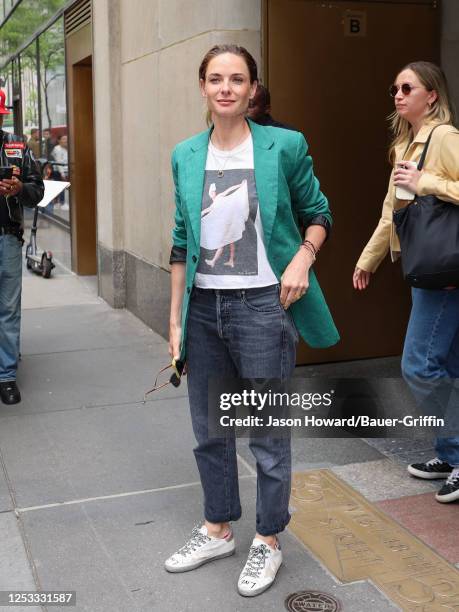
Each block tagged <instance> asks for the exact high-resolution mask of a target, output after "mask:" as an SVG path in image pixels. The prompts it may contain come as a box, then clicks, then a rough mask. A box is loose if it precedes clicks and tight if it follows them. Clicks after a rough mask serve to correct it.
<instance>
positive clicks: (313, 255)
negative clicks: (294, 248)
mask: <svg viewBox="0 0 459 612" xmlns="http://www.w3.org/2000/svg"><path fill="white" fill-rule="evenodd" d="M308 242H309V241H308ZM300 247H304V248H305V249H306V250H307V251H308V253H310V254H311V257H312V261H313V262H314V261H315V260H316V253H315V250H314V246H312V247H310V246H309V244H306V243H305V242H302V243H301V244H300Z"/></svg>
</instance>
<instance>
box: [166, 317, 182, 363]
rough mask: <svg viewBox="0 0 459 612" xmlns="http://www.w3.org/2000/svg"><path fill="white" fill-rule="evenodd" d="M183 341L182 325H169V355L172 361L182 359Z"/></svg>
mask: <svg viewBox="0 0 459 612" xmlns="http://www.w3.org/2000/svg"><path fill="white" fill-rule="evenodd" d="M181 339H182V328H181V326H180V325H173V324H172V323H171V324H170V325H169V355H170V356H171V357H172V359H179V358H180V342H181Z"/></svg>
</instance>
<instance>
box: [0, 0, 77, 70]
mask: <svg viewBox="0 0 459 612" xmlns="http://www.w3.org/2000/svg"><path fill="white" fill-rule="evenodd" d="M1 1H2V0H0V2H1ZM9 2H10V0H7V4H8V3H9ZM65 2H66V0H22V2H21V3H20V5H19V6H18V7H17V8H16V10H15V11H14V13H13V14H12V15H11V17H10V18H9V19H8V21H6V23H5V24H4V25H3V26H2V29H1V34H2V35H1V42H0V65H1V63H3V62H5V61H7V59H8V57H9V56H10V55H13V54H14V53H15V52H16V51H17V50H18V49H19V48H20V47H21V46H22V45H23V44H24V43H26V42H27V40H29V39H30V38H31V37H32V36H33V34H34V33H35V32H36V31H37V30H38V29H39V28H41V27H42V26H44V25H45V24H46V22H47V21H49V20H50V19H51V17H52V16H53V15H55V14H56V12H57V11H58V10H59V9H60V8H62V7H63V6H64V4H65ZM10 8H11V7H10Z"/></svg>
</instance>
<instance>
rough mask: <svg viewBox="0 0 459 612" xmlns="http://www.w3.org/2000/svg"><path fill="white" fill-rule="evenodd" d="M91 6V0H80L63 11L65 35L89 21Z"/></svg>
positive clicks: (75, 30)
mask: <svg viewBox="0 0 459 612" xmlns="http://www.w3.org/2000/svg"><path fill="white" fill-rule="evenodd" d="M91 19H92V7H91V0H80V2H77V3H76V4H74V5H73V6H71V7H70V8H69V10H68V11H66V12H65V19H64V29H65V36H66V37H67V36H70V35H71V34H74V33H75V32H77V31H78V30H80V29H81V28H84V26H86V25H88V24H89V23H91Z"/></svg>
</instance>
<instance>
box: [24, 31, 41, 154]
mask: <svg viewBox="0 0 459 612" xmlns="http://www.w3.org/2000/svg"><path fill="white" fill-rule="evenodd" d="M20 59H21V85H22V96H21V100H22V131H23V135H24V138H25V140H26V142H27V144H28V146H29V147H30V149H31V150H32V152H33V154H34V155H35V157H36V158H38V157H40V134H39V132H40V125H39V108H38V78H37V77H38V72H37V44H36V42H33V43H32V44H31V45H29V46H28V47H27V49H26V50H25V51H24V52H23V53H21V58H20Z"/></svg>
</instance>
